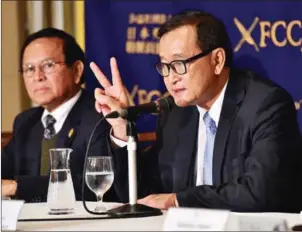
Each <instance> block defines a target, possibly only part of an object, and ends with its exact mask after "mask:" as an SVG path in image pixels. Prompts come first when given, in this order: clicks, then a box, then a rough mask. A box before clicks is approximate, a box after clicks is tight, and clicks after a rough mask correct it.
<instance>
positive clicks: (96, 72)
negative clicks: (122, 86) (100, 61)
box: [89, 62, 111, 89]
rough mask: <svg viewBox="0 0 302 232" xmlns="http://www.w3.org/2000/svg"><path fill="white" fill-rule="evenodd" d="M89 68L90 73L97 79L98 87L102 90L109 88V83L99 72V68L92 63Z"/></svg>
mask: <svg viewBox="0 0 302 232" xmlns="http://www.w3.org/2000/svg"><path fill="white" fill-rule="evenodd" d="M89 66H90V68H91V70H92V72H93V73H94V75H95V76H96V78H97V79H98V81H99V83H100V85H101V86H102V87H103V88H104V89H106V88H108V87H110V86H111V83H110V81H109V80H108V79H107V78H106V76H105V75H104V73H103V72H102V71H101V70H100V68H99V67H98V66H97V65H96V64H95V63H94V62H90V65H89Z"/></svg>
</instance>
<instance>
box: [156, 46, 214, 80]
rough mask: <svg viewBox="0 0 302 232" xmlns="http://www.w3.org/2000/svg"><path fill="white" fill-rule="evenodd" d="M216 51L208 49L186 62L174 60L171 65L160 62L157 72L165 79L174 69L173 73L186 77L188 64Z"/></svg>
mask: <svg viewBox="0 0 302 232" xmlns="http://www.w3.org/2000/svg"><path fill="white" fill-rule="evenodd" d="M213 50H214V49H208V50H206V51H204V52H201V53H199V54H197V55H195V56H192V57H190V58H188V59H186V60H173V61H171V62H170V63H162V62H159V63H157V64H156V65H155V67H156V70H157V71H158V72H159V74H160V75H161V76H163V77H167V76H169V74H170V69H171V68H172V69H173V71H174V72H175V73H177V74H179V75H184V74H186V73H187V66H186V64H187V63H190V62H193V61H195V60H197V59H200V58H202V57H204V56H206V55H208V54H209V53H210V52H211V51H213Z"/></svg>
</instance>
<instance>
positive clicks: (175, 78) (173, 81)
mask: <svg viewBox="0 0 302 232" xmlns="http://www.w3.org/2000/svg"><path fill="white" fill-rule="evenodd" d="M166 78H168V81H169V83H171V85H174V84H176V83H177V82H178V81H179V80H180V76H179V75H178V74H177V73H175V72H174V70H170V73H169V76H167V77H166Z"/></svg>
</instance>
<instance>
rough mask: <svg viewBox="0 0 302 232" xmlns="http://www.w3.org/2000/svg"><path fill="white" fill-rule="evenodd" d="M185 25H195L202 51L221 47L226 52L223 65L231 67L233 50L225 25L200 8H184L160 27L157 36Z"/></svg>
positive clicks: (198, 43)
mask: <svg viewBox="0 0 302 232" xmlns="http://www.w3.org/2000/svg"><path fill="white" fill-rule="evenodd" d="M186 25H192V26H195V27H196V35H197V45H198V46H199V47H200V49H201V50H202V51H205V50H211V49H216V48H219V47H221V48H223V49H224V51H225V53H226V62H225V66H226V67H231V65H232V60H233V51H232V45H231V40H230V38H229V35H228V33H227V30H226V27H225V25H224V23H223V22H222V21H221V20H219V19H218V18H216V17H215V16H213V15H211V14H210V13H207V12H204V11H202V10H186V11H182V12H180V13H178V14H175V15H174V16H172V17H171V18H170V19H168V21H167V22H166V23H164V24H163V25H162V26H161V27H160V29H159V31H158V36H159V38H161V37H162V36H163V35H164V34H166V33H167V32H170V31H172V30H174V29H176V28H179V27H181V26H186Z"/></svg>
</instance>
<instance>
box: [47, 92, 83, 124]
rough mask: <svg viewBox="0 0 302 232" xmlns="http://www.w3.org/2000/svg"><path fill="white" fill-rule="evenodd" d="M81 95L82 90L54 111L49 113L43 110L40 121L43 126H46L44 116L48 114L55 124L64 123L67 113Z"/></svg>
mask: <svg viewBox="0 0 302 232" xmlns="http://www.w3.org/2000/svg"><path fill="white" fill-rule="evenodd" d="M81 93H82V90H79V92H77V94H76V95H74V96H73V97H72V98H70V99H69V100H68V101H66V102H64V103H63V104H61V105H59V106H58V107H57V108H56V109H55V110H54V111H52V112H49V111H48V110H46V109H44V112H43V114H42V117H41V121H42V123H43V126H44V127H45V126H46V116H47V115H48V114H50V115H51V116H53V117H54V118H55V119H56V123H60V122H62V121H65V119H66V117H67V115H68V113H69V112H70V110H71V109H72V107H73V106H74V105H75V103H76V102H77V101H78V99H79V98H80V96H81Z"/></svg>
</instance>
